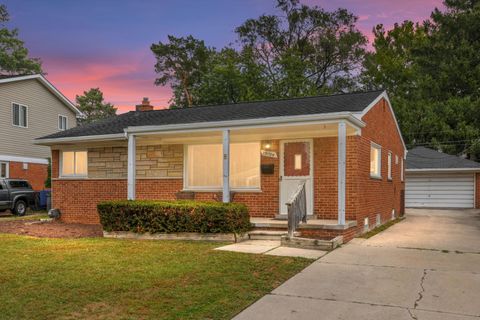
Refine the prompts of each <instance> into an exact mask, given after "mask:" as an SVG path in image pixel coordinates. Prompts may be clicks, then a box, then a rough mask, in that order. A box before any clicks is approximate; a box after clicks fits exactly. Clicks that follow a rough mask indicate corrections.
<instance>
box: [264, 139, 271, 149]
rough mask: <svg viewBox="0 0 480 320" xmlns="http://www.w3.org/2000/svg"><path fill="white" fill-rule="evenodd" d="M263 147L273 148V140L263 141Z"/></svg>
mask: <svg viewBox="0 0 480 320" xmlns="http://www.w3.org/2000/svg"><path fill="white" fill-rule="evenodd" d="M263 149H266V150H270V149H272V142H271V141H265V142H264V143H263Z"/></svg>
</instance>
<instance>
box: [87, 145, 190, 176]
mask: <svg viewBox="0 0 480 320" xmlns="http://www.w3.org/2000/svg"><path fill="white" fill-rule="evenodd" d="M136 167H137V172H136V175H137V179H147V178H155V179H158V178H182V176H183V145H179V144H176V145H154V146H137V158H136ZM88 177H89V178H91V179H125V178H127V147H122V146H120V147H97V148H89V149H88Z"/></svg>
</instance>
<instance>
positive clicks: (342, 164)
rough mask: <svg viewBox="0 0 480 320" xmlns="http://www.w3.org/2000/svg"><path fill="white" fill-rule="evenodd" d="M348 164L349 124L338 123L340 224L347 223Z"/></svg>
mask: <svg viewBox="0 0 480 320" xmlns="http://www.w3.org/2000/svg"><path fill="white" fill-rule="evenodd" d="M346 166H347V126H346V124H345V122H343V121H342V122H340V123H338V224H340V225H345V193H346V187H345V180H346V171H347V170H346Z"/></svg>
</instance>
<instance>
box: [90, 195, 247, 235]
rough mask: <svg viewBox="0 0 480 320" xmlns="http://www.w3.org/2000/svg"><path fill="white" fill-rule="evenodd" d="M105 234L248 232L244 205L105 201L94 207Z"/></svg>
mask: <svg viewBox="0 0 480 320" xmlns="http://www.w3.org/2000/svg"><path fill="white" fill-rule="evenodd" d="M97 210H98V213H99V215H100V223H101V224H102V226H103V229H104V230H105V231H132V232H137V233H144V232H150V233H160V232H161V233H173V232H198V233H245V232H247V231H248V230H250V229H251V224H250V217H249V215H248V209H247V207H246V206H245V205H243V204H238V203H221V202H199V201H191V200H190V201H189V200H180V201H143V200H134V201H131V200H130V201H129V200H119V201H106V202H101V203H99V204H98V205H97Z"/></svg>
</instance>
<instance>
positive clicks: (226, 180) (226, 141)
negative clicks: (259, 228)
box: [222, 130, 230, 203]
mask: <svg viewBox="0 0 480 320" xmlns="http://www.w3.org/2000/svg"><path fill="white" fill-rule="evenodd" d="M222 200H223V202H225V203H227V202H230V130H223V199H222Z"/></svg>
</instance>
